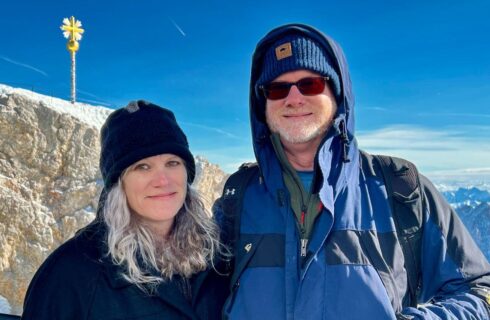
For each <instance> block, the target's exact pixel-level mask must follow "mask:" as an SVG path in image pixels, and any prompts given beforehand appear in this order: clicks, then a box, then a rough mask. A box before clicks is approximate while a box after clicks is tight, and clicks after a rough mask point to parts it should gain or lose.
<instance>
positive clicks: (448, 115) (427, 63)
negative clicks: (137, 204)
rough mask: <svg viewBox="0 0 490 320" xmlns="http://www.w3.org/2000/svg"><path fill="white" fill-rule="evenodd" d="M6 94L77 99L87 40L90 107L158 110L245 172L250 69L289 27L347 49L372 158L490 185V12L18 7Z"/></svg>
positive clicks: (464, 6) (224, 4)
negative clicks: (262, 44) (69, 44)
mask: <svg viewBox="0 0 490 320" xmlns="http://www.w3.org/2000/svg"><path fill="white" fill-rule="evenodd" d="M1 15H2V19H0V39H1V45H0V83H3V84H7V85H10V86H14V87H22V88H26V89H30V90H34V91H36V92H39V93H42V94H46V95H52V96H56V97H60V98H63V99H67V100H69V98H70V57H69V53H68V51H67V50H66V40H65V39H64V38H63V36H62V32H61V30H60V29H59V26H60V25H61V24H62V19H63V18H64V17H69V16H71V15H74V16H75V17H76V18H77V19H79V20H81V21H82V23H83V27H84V28H85V30H86V32H85V34H84V37H83V39H82V41H81V43H80V51H79V52H78V54H77V89H78V93H77V95H78V99H79V101H84V102H87V103H91V104H95V105H103V106H107V107H110V108H117V107H121V106H124V105H125V104H127V102H128V101H130V100H134V99H146V100H150V101H152V102H155V103H157V104H160V105H162V106H166V107H168V108H170V109H172V110H174V112H175V113H176V116H177V119H178V120H179V122H180V123H181V124H182V127H183V128H184V130H185V131H186V133H187V134H188V137H189V141H190V144H191V148H192V150H193V152H194V153H195V154H201V155H203V156H205V157H207V158H208V159H209V160H210V161H212V162H214V163H218V164H220V166H221V167H223V168H224V169H225V170H226V171H228V172H231V171H233V170H234V169H235V168H236V167H237V166H238V164H239V163H241V162H244V161H250V160H252V159H253V154H252V147H251V141H250V127H249V123H248V121H249V120H248V80H249V71H250V60H251V55H252V52H253V50H254V48H255V45H256V43H257V41H258V40H259V39H260V38H261V37H262V36H263V35H264V34H265V33H267V32H268V31H269V30H270V29H272V28H274V27H276V26H278V25H281V24H284V23H290V22H301V23H306V24H311V25H313V26H315V27H317V28H318V29H320V30H322V31H323V32H325V33H327V34H329V35H330V36H332V37H333V38H334V39H336V40H337V42H339V43H340V44H341V46H342V47H343V49H344V51H345V54H346V56H347V60H348V62H349V66H350V71H351V75H352V82H353V91H354V94H355V96H356V107H355V108H356V126H357V137H358V140H359V144H360V146H361V148H364V149H367V150H368V151H371V152H378V153H385V154H392V155H398V156H402V157H406V158H408V159H410V160H412V161H413V162H415V163H416V164H417V165H418V166H419V167H420V169H421V171H422V172H423V173H426V174H428V175H429V176H430V177H435V178H441V179H442V178H449V177H455V176H463V177H467V178H468V179H477V180H479V181H484V182H489V183H490V108H489V107H490V19H489V18H488V17H489V16H490V2H488V1H487V0H485V1H483V0H476V1H472V0H470V1H464V2H463V1H453V0H448V1H439V0H435V1H411V2H401V1H376V0H375V1H349V0H346V1H309V0H305V1H294V2H293V1H269V2H265V1H264V2H262V1H236V2H234V1H215V0H211V1H185V0H184V1H180V2H176V1H172V2H170V1H145V0H141V1H100V0H99V1H93V0H88V1H83V2H82V1H80V2H79V3H78V4H77V3H75V2H73V1H70V2H67V1H34V0H30V1H21V0H19V1H5V2H3V3H2V14H1Z"/></svg>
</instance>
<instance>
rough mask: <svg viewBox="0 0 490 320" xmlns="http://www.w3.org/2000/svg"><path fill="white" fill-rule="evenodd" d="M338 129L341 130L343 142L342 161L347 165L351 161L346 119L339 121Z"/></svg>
mask: <svg viewBox="0 0 490 320" xmlns="http://www.w3.org/2000/svg"><path fill="white" fill-rule="evenodd" d="M338 129H339V131H340V132H339V133H340V141H341V142H342V149H343V153H342V161H343V162H344V163H347V162H350V159H349V143H350V141H349V136H348V135H347V128H346V126H345V119H341V120H340V121H339V126H338Z"/></svg>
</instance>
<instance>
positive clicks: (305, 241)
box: [301, 239, 308, 257]
mask: <svg viewBox="0 0 490 320" xmlns="http://www.w3.org/2000/svg"><path fill="white" fill-rule="evenodd" d="M307 246H308V239H301V256H302V257H306V247H307Z"/></svg>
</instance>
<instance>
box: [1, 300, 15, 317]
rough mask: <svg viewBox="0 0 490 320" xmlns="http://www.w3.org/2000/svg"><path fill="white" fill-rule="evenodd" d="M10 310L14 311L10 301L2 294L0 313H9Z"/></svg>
mask: <svg viewBox="0 0 490 320" xmlns="http://www.w3.org/2000/svg"><path fill="white" fill-rule="evenodd" d="M10 312H12V310H11V308H10V304H9V302H8V301H7V299H5V298H4V297H2V296H0V313H7V314H9V313H10Z"/></svg>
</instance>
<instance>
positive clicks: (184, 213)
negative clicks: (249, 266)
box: [103, 174, 227, 291]
mask: <svg viewBox="0 0 490 320" xmlns="http://www.w3.org/2000/svg"><path fill="white" fill-rule="evenodd" d="M122 176H124V174H122V175H121V177H122ZM103 216H104V221H105V223H106V225H107V227H108V236H107V245H108V254H109V255H110V256H111V258H112V260H113V262H114V263H115V264H117V265H120V266H124V268H125V270H126V272H125V273H124V274H123V277H124V278H125V279H126V280H128V281H129V282H131V283H133V284H135V285H137V286H138V287H139V288H140V289H142V290H145V291H146V289H147V288H148V285H149V286H150V288H151V287H154V286H155V285H157V284H158V283H160V282H161V281H164V280H167V279H170V278H172V276H173V275H176V274H177V275H181V276H183V277H186V278H188V277H190V276H191V275H192V274H195V273H197V272H199V271H203V270H205V269H206V268H207V267H213V268H214V267H215V266H214V259H215V258H216V257H218V256H223V257H226V256H227V249H226V247H225V246H223V245H222V244H221V243H220V241H219V229H218V226H217V224H216V223H215V222H214V220H213V219H212V218H211V214H210V213H209V211H208V210H206V208H205V206H204V203H203V199H202V198H201V196H200V195H199V193H198V192H197V191H195V190H194V189H193V188H192V187H191V186H190V185H188V186H187V195H186V198H185V201H184V205H183V206H182V208H181V209H180V210H179V212H178V213H177V215H176V216H175V220H174V224H173V226H172V229H171V231H170V234H169V235H168V238H166V239H164V238H162V236H159V235H157V234H156V233H155V232H152V229H151V228H149V227H148V226H147V225H146V224H145V223H143V222H142V220H141V219H140V218H139V217H138V216H137V215H136V214H133V213H132V212H131V209H130V208H129V206H128V203H127V198H126V194H125V192H124V190H123V187H122V178H119V181H118V182H117V183H116V184H115V185H114V187H113V188H112V189H111V190H110V191H109V193H108V194H107V199H106V201H105V203H104V208H103ZM155 271H156V272H158V273H157V274H155Z"/></svg>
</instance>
